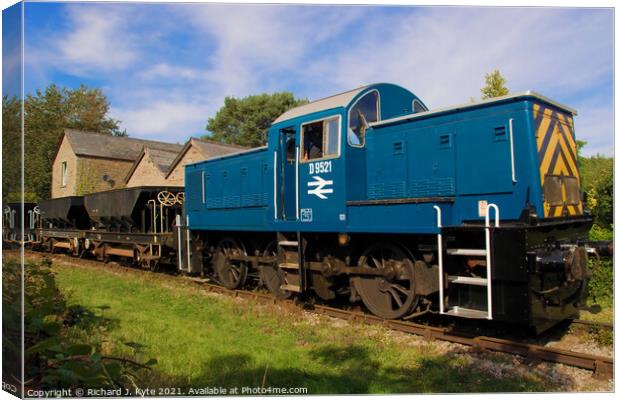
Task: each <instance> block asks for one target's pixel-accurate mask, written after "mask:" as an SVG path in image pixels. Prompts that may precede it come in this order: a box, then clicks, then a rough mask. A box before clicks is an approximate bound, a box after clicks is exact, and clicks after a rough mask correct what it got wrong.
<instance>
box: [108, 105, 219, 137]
mask: <svg viewBox="0 0 620 400" xmlns="http://www.w3.org/2000/svg"><path fill="white" fill-rule="evenodd" d="M212 109H213V106H212V105H210V104H208V103H206V104H200V103H193V102H183V101H177V100H170V99H153V100H152V101H150V102H147V101H143V102H141V103H137V104H135V105H133V106H129V107H127V108H124V107H114V106H113V107H112V109H111V114H112V115H113V116H114V118H118V119H120V120H121V127H122V128H124V129H127V132H128V133H129V134H130V136H132V137H140V138H145V139H151V140H163V141H171V142H180V143H183V142H185V141H186V140H187V139H188V138H189V137H190V136H192V134H194V135H195V134H196V131H197V129H196V128H197V127H199V126H201V125H202V126H204V125H205V124H206V120H207V116H208V115H211V114H209V112H210V111H211V110H212ZM204 133H205V134H206V132H204Z"/></svg>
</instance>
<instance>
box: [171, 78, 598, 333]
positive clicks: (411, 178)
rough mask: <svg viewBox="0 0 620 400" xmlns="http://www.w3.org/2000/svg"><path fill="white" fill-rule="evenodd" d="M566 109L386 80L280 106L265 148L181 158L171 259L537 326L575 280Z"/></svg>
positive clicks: (383, 310)
mask: <svg viewBox="0 0 620 400" xmlns="http://www.w3.org/2000/svg"><path fill="white" fill-rule="evenodd" d="M575 115H576V112H575V110H573V109H571V108H569V107H567V106H564V105H561V104H559V103H557V102H555V101H552V100H550V99H548V98H546V97H544V96H542V95H540V94H537V93H535V92H531V91H528V92H523V93H519V94H511V95H508V96H503V97H498V98H494V99H490V100H485V101H481V102H477V103H469V104H464V105H460V106H456V107H449V108H444V109H437V110H431V111H429V110H428V108H427V107H426V105H425V104H424V103H423V102H422V100H421V99H419V98H418V97H417V96H416V95H415V94H413V93H412V92H410V91H408V90H406V89H404V88H402V87H400V86H397V85H393V84H387V83H380V84H373V85H368V86H363V87H360V88H357V89H355V90H352V91H348V92H345V93H341V94H338V95H334V96H331V97H327V98H324V99H321V100H318V101H315V102H311V103H308V104H305V105H302V106H300V107H297V108H294V109H292V110H289V111H287V112H285V113H284V114H282V115H281V116H280V117H279V118H277V119H276V120H275V121H274V122H273V124H272V125H271V127H270V128H269V139H268V143H267V146H265V147H261V148H257V149H252V150H249V151H243V152H239V153H234V154H230V155H226V156H222V157H218V158H215V159H209V160H206V161H203V162H199V163H196V164H190V165H188V166H186V171H185V173H186V179H185V182H186V187H185V192H186V194H185V195H186V202H185V218H186V219H185V222H186V223H187V228H188V229H189V233H190V234H189V235H188V236H187V238H188V240H189V241H190V243H188V245H187V249H188V250H187V251H188V254H187V256H188V257H185V258H184V259H185V260H187V261H186V262H184V263H182V265H180V268H181V269H182V270H186V271H188V272H198V271H199V270H203V269H205V268H207V269H208V268H213V270H214V272H215V274H216V275H217V276H218V277H219V280H220V281H221V282H222V283H224V284H225V285H226V286H228V287H231V288H234V287H240V286H241V285H243V284H245V282H246V280H248V279H250V277H251V276H252V275H253V273H254V272H255V274H254V275H259V276H260V280H261V282H262V283H263V284H265V285H266V286H267V287H268V288H269V289H270V290H271V291H272V292H273V293H274V294H275V295H276V296H280V297H287V296H290V295H293V294H300V295H304V294H305V293H314V294H316V295H318V296H319V297H322V298H325V299H331V298H334V297H336V296H348V297H349V298H350V300H351V301H358V300H361V301H362V302H363V303H364V305H365V306H366V307H367V308H368V309H369V310H370V311H372V312H373V313H375V314H377V315H379V316H381V317H385V318H400V317H407V316H409V315H412V314H413V315H418V314H420V313H424V312H429V311H431V312H438V313H442V314H451V315H456V316H461V317H467V318H484V319H493V320H503V321H510V322H514V323H518V324H523V325H529V326H533V327H535V328H536V329H537V330H538V331H541V330H543V329H545V328H547V327H549V326H551V325H552V324H554V323H556V322H557V321H559V320H562V319H565V318H568V317H571V316H573V315H574V314H576V312H577V309H578V306H579V303H580V301H581V300H582V299H583V298H584V295H585V287H586V283H587V279H588V276H589V270H588V269H587V255H586V251H585V247H584V246H583V243H584V242H585V241H586V240H587V232H588V230H589V227H590V224H591V221H590V219H589V218H588V217H587V216H586V215H584V207H583V203H582V200H581V194H580V180H579V179H580V178H579V172H578V165H577V147H576V140H575V132H574V124H573V117H574V116H575ZM190 256H191V257H190ZM194 257H196V259H198V260H201V261H194ZM204 260H211V261H210V264H209V262H207V261H204Z"/></svg>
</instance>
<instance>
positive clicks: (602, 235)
mask: <svg viewBox="0 0 620 400" xmlns="http://www.w3.org/2000/svg"><path fill="white" fill-rule="evenodd" d="M613 229H614V227H613V225H612V226H611V227H610V229H607V228H604V227H602V226H600V225H597V224H594V225H592V228H591V229H590V233H589V237H590V240H592V241H594V242H597V241H600V240H614V231H613Z"/></svg>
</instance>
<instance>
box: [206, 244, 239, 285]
mask: <svg viewBox="0 0 620 400" xmlns="http://www.w3.org/2000/svg"><path fill="white" fill-rule="evenodd" d="M234 255H245V249H244V248H243V246H242V245H241V243H240V242H239V241H237V240H235V239H233V238H224V239H222V240H221V241H220V242H219V243H218V245H217V250H216V252H215V255H214V259H213V269H214V270H215V274H216V275H217V279H218V280H219V281H220V283H221V284H222V285H224V287H226V288H227V289H238V288H240V287H241V286H243V284H244V283H245V280H246V278H247V276H248V265H247V263H246V262H244V261H233V260H231V256H234Z"/></svg>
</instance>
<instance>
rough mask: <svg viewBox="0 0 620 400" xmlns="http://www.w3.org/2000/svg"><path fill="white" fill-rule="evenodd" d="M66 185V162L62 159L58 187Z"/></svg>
mask: <svg viewBox="0 0 620 400" xmlns="http://www.w3.org/2000/svg"><path fill="white" fill-rule="evenodd" d="M65 186H67V162H66V161H63V162H62V164H61V168H60V187H65Z"/></svg>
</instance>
